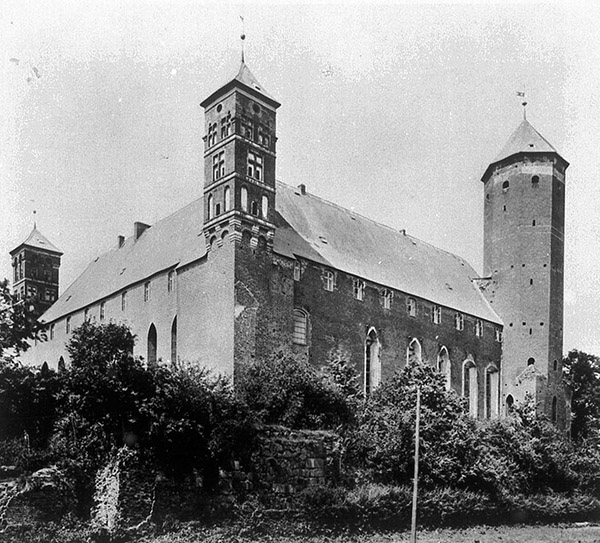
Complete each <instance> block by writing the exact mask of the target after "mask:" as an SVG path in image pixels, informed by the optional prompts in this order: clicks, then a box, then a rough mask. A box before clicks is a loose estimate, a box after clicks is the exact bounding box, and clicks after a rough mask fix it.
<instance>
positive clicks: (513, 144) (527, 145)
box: [494, 119, 558, 163]
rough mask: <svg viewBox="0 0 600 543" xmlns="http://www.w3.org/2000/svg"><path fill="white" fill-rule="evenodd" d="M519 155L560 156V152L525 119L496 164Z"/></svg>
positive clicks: (496, 160)
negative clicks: (550, 154)
mask: <svg viewBox="0 0 600 543" xmlns="http://www.w3.org/2000/svg"><path fill="white" fill-rule="evenodd" d="M518 153H556V154H558V151H557V150H556V149H555V148H554V147H552V145H551V144H550V142H549V141H548V140H547V139H546V138H544V136H542V135H541V134H540V133H539V132H538V131H537V130H536V129H535V128H533V126H531V124H530V123H529V122H528V121H527V120H526V119H523V122H522V123H521V124H520V125H519V126H518V127H517V129H516V130H515V131H514V132H513V133H512V134H511V136H510V138H508V141H507V142H506V145H505V146H504V147H503V149H502V151H500V154H499V155H498V156H497V157H496V158H495V159H494V163H495V162H500V161H501V160H504V159H505V158H508V157H510V156H512V155H516V154H518Z"/></svg>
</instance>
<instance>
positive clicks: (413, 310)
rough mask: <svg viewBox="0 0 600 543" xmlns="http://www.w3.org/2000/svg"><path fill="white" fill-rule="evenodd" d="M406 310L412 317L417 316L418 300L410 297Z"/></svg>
mask: <svg viewBox="0 0 600 543" xmlns="http://www.w3.org/2000/svg"><path fill="white" fill-rule="evenodd" d="M406 311H407V313H408V315H409V316H410V317H416V316H417V302H415V299H414V298H408V299H407V300H406Z"/></svg>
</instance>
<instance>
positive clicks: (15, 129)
mask: <svg viewBox="0 0 600 543" xmlns="http://www.w3.org/2000/svg"><path fill="white" fill-rule="evenodd" d="M2 3H3V9H2V12H1V14H0V194H1V195H2V200H1V202H2V213H0V278H2V277H8V278H12V273H11V266H10V257H9V254H8V253H9V251H10V250H11V249H13V248H14V247H15V246H16V245H18V244H19V243H20V242H21V241H23V240H24V239H25V238H26V237H27V235H28V234H29V233H30V231H31V229H32V226H33V221H34V220H36V221H37V225H38V228H39V230H40V231H41V232H42V233H43V234H44V235H45V236H46V237H48V238H49V240H50V241H51V242H52V243H54V244H55V245H56V246H58V247H59V248H60V249H61V250H62V251H63V252H64V256H63V258H62V266H61V291H64V289H65V288H66V287H67V286H68V285H69V284H70V283H71V282H72V281H73V280H74V279H75V278H76V277H77V276H78V275H79V274H80V273H81V272H82V271H83V270H84V269H85V267H86V266H87V264H88V263H89V262H90V261H91V260H93V259H94V258H95V257H96V256H98V255H99V254H101V253H103V252H106V251H107V250H109V249H111V248H113V247H115V246H116V243H117V236H118V235H120V234H123V235H126V236H130V235H131V234H132V233H133V223H134V221H142V222H147V223H148V224H152V223H155V222H156V221H158V220H160V219H161V218H163V217H165V216H167V215H169V214H170V213H172V212H174V211H176V210H177V209H179V208H180V207H182V206H184V205H186V204H187V203H189V202H190V201H192V200H193V199H196V198H198V197H199V196H201V194H202V187H203V165H202V151H203V142H202V136H203V135H204V122H203V111H202V108H201V107H200V106H199V103H200V102H201V101H202V100H203V99H204V98H206V97H207V96H208V95H209V94H210V93H212V92H213V91H214V90H216V89H217V88H218V87H219V86H220V85H221V84H223V83H225V82H226V81H228V80H229V79H231V78H232V77H233V76H234V75H235V74H236V73H237V69H238V67H239V62H240V48H241V41H240V34H241V32H242V21H241V20H240V15H241V16H243V18H244V23H243V24H244V28H243V31H244V32H245V34H246V40H245V54H246V61H247V64H248V66H249V67H250V69H251V71H252V72H253V74H254V75H255V76H256V77H257V79H258V80H259V81H260V82H261V83H262V85H263V86H264V88H266V89H267V90H268V91H269V93H270V94H271V95H272V96H274V97H275V98H276V99H277V100H278V101H279V102H281V104H282V106H281V107H280V109H279V110H278V120H277V122H278V127H277V135H278V142H277V177H278V179H280V180H281V181H283V182H285V183H287V184H290V185H298V184H300V183H304V184H305V185H306V186H307V190H308V192H310V193H313V194H315V195H317V196H320V197H322V198H325V199H327V200H330V201H333V202H335V203H337V204H339V205H341V206H344V207H347V208H350V209H353V210H354V211H356V212H357V213H360V214H362V215H365V216H367V217H370V218H372V219H375V220H377V221H379V222H381V223H384V224H387V225H389V226H391V227H394V228H397V229H406V230H407V233H409V234H411V235H413V236H416V237H417V238H420V239H422V240H424V241H427V242H430V243H432V244H434V245H436V246H438V247H441V248H443V249H445V250H448V251H451V252H453V253H456V254H458V255H460V256H462V257H464V258H466V259H467V260H468V261H469V262H470V263H471V264H472V265H473V266H474V267H475V269H476V270H477V271H478V272H481V271H482V254H483V184H482V183H481V181H480V180H481V176H482V174H483V172H484V171H485V169H486V167H487V165H488V164H489V163H490V162H491V161H492V160H493V159H494V157H495V156H496V155H497V153H498V152H499V151H500V149H501V148H502V147H503V145H504V143H505V142H506V140H507V139H508V137H509V136H510V134H511V133H512V131H513V130H514V129H515V128H516V127H517V126H518V124H519V123H520V121H521V119H522V114H523V113H522V107H521V101H522V98H520V97H518V96H517V95H516V92H517V91H524V92H525V93H526V95H527V98H526V99H527V102H528V106H527V118H528V120H529V121H530V122H531V123H532V124H533V126H534V127H536V129H537V130H538V131H539V132H541V133H542V135H543V136H544V137H545V138H546V139H547V140H549V141H550V142H551V143H552V145H553V146H554V147H555V148H556V149H557V150H558V151H559V152H560V154H561V155H562V156H563V157H564V158H565V159H566V160H568V161H569V162H570V164H571V166H570V168H569V169H568V171H567V193H566V194H567V196H566V198H567V199H566V254H565V334H564V340H565V343H564V350H565V352H567V351H568V350H570V349H572V348H577V349H580V350H584V351H587V352H591V353H595V354H598V355H600V331H599V323H600V274H599V273H598V270H600V213H599V211H600V205H599V204H600V182H599V166H600V161H599V160H598V158H600V157H599V147H598V142H600V122H599V121H600V99H599V97H598V82H599V81H600V38H598V37H597V28H596V24H597V21H598V20H600V3H596V4H594V3H593V2H579V3H574V2H545V3H533V2H512V3H506V2H505V3H502V4H493V3H489V2H477V3H464V2H461V3H452V2H441V3H429V4H424V3H419V2H417V3H415V2H412V3H400V2H395V3H390V2H387V3H386V2H375V1H370V2H344V3H323V2H308V3H303V4H300V3H267V2H261V3H258V2H241V3H240V2H238V3H234V2H222V3H208V2H201V1H175V0H172V1H165V0H163V1H160V2H159V1H156V2H150V1H133V0H121V1H116V0H115V1H106V0H105V1H102V0H100V1H96V2H88V1H81V0H77V1H57V0H55V1H53V2H48V3H41V2H38V1H35V2H29V1H27V0H25V1H23V0H18V1H15V2H13V1H12V0H3V2H2ZM34 211H35V216H34ZM1 255H4V256H1Z"/></svg>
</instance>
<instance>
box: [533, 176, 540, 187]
mask: <svg viewBox="0 0 600 543" xmlns="http://www.w3.org/2000/svg"><path fill="white" fill-rule="evenodd" d="M539 182H540V176H539V175H534V176H533V177H532V178H531V184H532V185H533V186H534V187H535V186H536V185H537V184H538V183H539Z"/></svg>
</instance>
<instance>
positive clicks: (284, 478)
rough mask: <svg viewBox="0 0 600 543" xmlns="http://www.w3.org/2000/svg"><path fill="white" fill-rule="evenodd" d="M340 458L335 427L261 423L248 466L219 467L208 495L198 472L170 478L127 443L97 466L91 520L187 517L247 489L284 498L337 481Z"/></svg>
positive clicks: (128, 522)
mask: <svg viewBox="0 0 600 543" xmlns="http://www.w3.org/2000/svg"><path fill="white" fill-rule="evenodd" d="M340 461H341V445H340V439H339V436H337V435H335V434H333V433H330V432H315V431H307V430H290V429H288V428H283V427H279V426H269V427H265V428H263V430H262V431H261V432H260V435H259V438H258V442H257V447H256V450H255V451H254V453H253V455H252V459H251V462H250V466H242V465H241V463H240V462H238V461H234V462H233V463H232V465H231V467H230V469H229V470H223V471H221V473H220V480H219V491H218V492H217V493H216V494H215V495H210V496H207V495H206V494H205V493H204V492H203V490H202V480H201V479H200V478H198V477H189V478H188V479H186V480H185V481H182V482H174V481H172V480H169V479H167V478H165V477H164V476H162V475H161V474H159V473H157V471H156V470H154V469H153V468H152V467H151V466H149V465H148V464H145V463H144V462H143V461H142V460H141V459H140V457H139V455H138V453H137V452H136V451H135V450H132V449H128V448H126V447H125V448H123V449H121V450H120V451H119V452H118V453H117V454H116V455H115V457H114V458H113V459H112V460H111V461H110V462H109V463H108V464H107V466H106V467H105V468H104V469H103V470H101V471H99V472H98V475H97V478H96V494H95V502H96V506H95V508H94V511H93V519H94V524H95V525H96V526H97V527H98V528H99V529H102V530H107V531H108V532H111V533H112V532H114V531H115V530H117V529H119V528H125V529H127V528H131V527H134V526H139V525H140V524H143V523H144V522H145V521H150V520H160V519H162V518H165V517H167V516H171V517H174V518H180V519H182V518H190V517H193V516H198V515H200V514H201V513H202V512H203V511H207V510H210V511H211V512H214V510H215V509H218V508H222V507H227V506H228V505H230V504H231V503H232V502H233V501H234V499H235V498H236V497H237V496H240V495H241V496H243V495H245V494H248V493H258V494H261V495H267V496H271V497H272V498H273V499H275V500H279V501H280V502H281V503H285V500H286V499H287V498H288V497H289V496H290V495H292V494H294V493H296V492H299V491H301V490H302V489H304V488H307V487H309V486H314V485H322V484H326V483H329V482H336V481H337V480H338V479H339V476H340Z"/></svg>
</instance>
